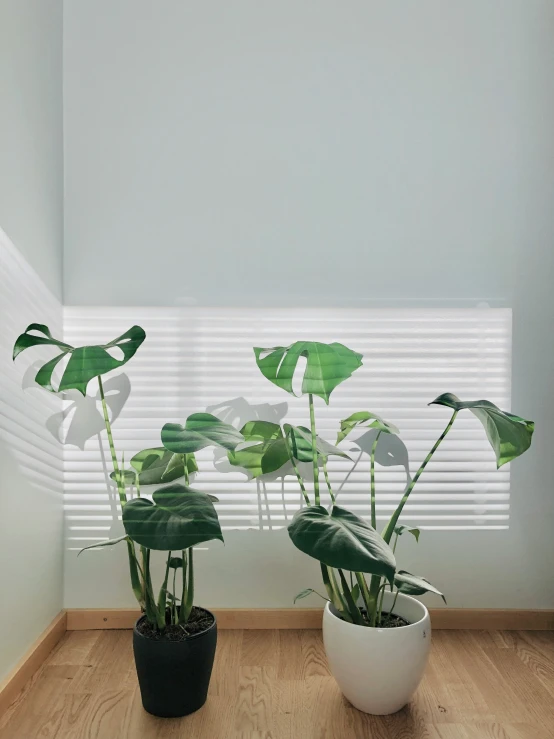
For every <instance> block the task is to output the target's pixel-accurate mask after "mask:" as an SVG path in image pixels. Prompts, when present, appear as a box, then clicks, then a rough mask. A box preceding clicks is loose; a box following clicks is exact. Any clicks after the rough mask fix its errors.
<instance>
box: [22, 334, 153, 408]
mask: <svg viewBox="0 0 554 739" xmlns="http://www.w3.org/2000/svg"><path fill="white" fill-rule="evenodd" d="M145 338H146V334H145V332H144V329H142V328H141V327H140V326H132V327H131V328H130V329H129V330H128V331H126V332H125V333H124V334H121V336H118V337H117V339H114V340H113V341H110V342H108V343H107V344H102V345H94V346H80V347H74V346H71V345H70V344H66V343H65V342H63V341H59V340H58V339H55V338H54V337H53V336H52V334H51V333H50V329H49V328H48V326H45V325H44V324H42V323H31V324H30V325H29V326H27V328H26V329H25V332H24V333H22V334H21V336H19V337H18V338H17V340H16V342H15V345H14V348H13V358H14V359H15V358H16V357H17V356H18V355H19V354H21V352H23V351H25V349H29V348H30V347H33V346H55V347H57V348H58V349H60V350H61V352H60V354H57V355H56V356H55V357H54V359H51V360H49V361H48V362H46V364H43V365H42V367H41V368H40V369H39V371H38V372H37V374H36V376H35V381H36V382H37V383H38V384H39V385H40V386H41V387H43V388H45V389H46V390H49V391H50V392H54V393H56V392H63V391H64V390H72V389H75V390H78V391H79V392H80V393H81V394H82V395H86V393H87V385H88V383H89V382H90V381H91V380H92V379H94V378H95V377H100V376H101V375H105V374H106V373H107V372H111V371H112V370H114V369H118V368H119V367H122V366H123V365H124V364H126V363H127V362H128V361H129V360H130V359H131V358H132V357H134V355H135V354H136V352H137V350H138V348H139V347H140V345H141V344H142V342H143V341H144V339H145ZM117 351H120V352H121V354H122V358H121V359H115V358H114V356H113V354H112V353H116V352H117ZM110 352H112V353H110ZM66 357H68V358H69V361H68V362H67V365H66V367H65V369H64V371H63V374H62V378H61V380H60V382H59V383H58V385H57V387H56V388H55V387H54V385H53V379H52V375H53V373H54V370H55V369H56V367H57V366H58V364H60V362H61V361H62V359H65V358H66Z"/></svg>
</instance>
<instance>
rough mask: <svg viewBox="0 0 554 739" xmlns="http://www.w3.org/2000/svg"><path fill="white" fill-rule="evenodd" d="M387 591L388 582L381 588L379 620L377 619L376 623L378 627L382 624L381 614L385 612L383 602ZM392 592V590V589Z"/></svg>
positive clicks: (378, 607)
mask: <svg viewBox="0 0 554 739" xmlns="http://www.w3.org/2000/svg"><path fill="white" fill-rule="evenodd" d="M386 589H387V583H386V581H385V582H384V583H382V584H381V585H380V586H379V590H380V591H381V595H380V597H379V604H378V606H377V618H376V619H375V622H376V624H377V625H379V624H380V623H381V613H382V612H383V600H384V599H385V590H386ZM391 590H392V588H391Z"/></svg>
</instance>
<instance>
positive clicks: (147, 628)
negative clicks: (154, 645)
mask: <svg viewBox="0 0 554 739" xmlns="http://www.w3.org/2000/svg"><path fill="white" fill-rule="evenodd" d="M168 613H169V612H168ZM213 622H214V617H213V616H212V614H211V613H208V611H205V610H204V609H203V608H197V607H196V606H194V607H193V609H192V611H191V614H190V617H189V620H188V621H187V623H186V624H177V625H176V626H173V625H171V624H168V625H167V626H166V627H165V629H164V630H163V631H160V629H158V627H157V626H155V625H154V624H151V623H150V622H149V621H147V620H146V618H142V619H141V620H140V621H139V622H138V624H137V631H138V632H139V634H140V635H141V636H145V637H146V638H147V639H153V640H154V641H161V640H163V641H184V640H185V639H187V638H188V637H189V636H194V634H201V633H202V632H203V631H207V630H208V629H209V628H210V626H211V625H212V624H213Z"/></svg>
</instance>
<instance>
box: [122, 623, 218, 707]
mask: <svg viewBox="0 0 554 739" xmlns="http://www.w3.org/2000/svg"><path fill="white" fill-rule="evenodd" d="M187 630H188V632H189V633H187ZM193 631H195V632H196V633H191V632H193ZM216 643H217V624H216V621H215V617H214V616H213V614H212V613H210V612H209V611H207V610H205V609H203V608H195V609H194V611H193V613H192V614H191V619H190V621H189V622H188V623H187V624H186V627H185V628H181V627H179V626H169V625H168V626H167V627H166V629H165V630H164V632H163V633H160V632H158V631H156V630H155V629H153V628H152V627H151V626H150V625H149V624H148V623H147V622H146V617H145V616H142V618H140V619H139V620H138V622H137V624H136V625H135V628H134V632H133V651H134V653H135V664H136V667H137V676H138V680H139V685H140V692H141V697H142V705H143V706H144V708H145V710H146V711H148V713H152V714H153V715H154V716H162V717H167V718H169V717H171V718H176V717H178V716H186V715H187V714H189V713H193V712H194V711H197V710H198V709H199V708H201V707H202V706H203V705H204V703H205V702H206V697H207V694H208V686H209V684H210V677H211V673H212V667H213V661H214V655H215V648H216Z"/></svg>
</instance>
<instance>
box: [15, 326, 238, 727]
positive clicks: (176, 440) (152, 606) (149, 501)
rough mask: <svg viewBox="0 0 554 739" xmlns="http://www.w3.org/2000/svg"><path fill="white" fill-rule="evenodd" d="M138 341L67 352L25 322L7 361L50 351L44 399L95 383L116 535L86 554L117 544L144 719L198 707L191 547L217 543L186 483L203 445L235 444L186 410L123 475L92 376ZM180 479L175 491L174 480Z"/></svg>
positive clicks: (200, 626)
mask: <svg viewBox="0 0 554 739" xmlns="http://www.w3.org/2000/svg"><path fill="white" fill-rule="evenodd" d="M144 339H145V333H144V331H143V329H142V328H140V327H139V326H133V327H132V328H131V329H129V331H127V332H126V333H125V334H123V335H122V336H120V337H118V338H117V339H115V340H114V341H112V342H109V343H108V344H105V345H101V346H85V347H79V348H75V347H72V346H70V345H68V344H66V343H64V342H62V341H58V340H57V339H54V338H53V337H52V335H51V333H50V331H49V329H48V327H47V326H45V325H42V324H31V325H30V326H28V327H27V329H26V331H25V332H24V333H23V334H21V336H19V337H18V339H17V340H16V342H15V346H14V352H13V356H14V359H15V357H17V356H18V355H19V354H20V353H21V352H22V351H24V350H25V349H28V348H30V347H32V346H37V345H45V344H46V345H52V346H56V347H57V348H58V349H60V350H61V353H60V354H58V355H57V356H56V357H54V359H52V360H50V361H49V362H47V363H46V364H44V365H43V366H42V367H41V368H40V369H39V370H38V372H37V375H36V377H35V380H36V382H37V383H38V384H39V385H40V386H42V387H44V388H45V389H46V390H49V391H51V392H63V391H65V390H68V389H71V388H73V389H76V390H78V391H79V392H81V393H82V394H83V395H86V390H87V386H88V383H89V382H90V381H91V380H92V379H95V378H96V379H97V381H98V386H99V390H100V398H101V403H102V410H103V416H104V421H105V427H106V433H107V437H108V443H109V447H110V452H111V459H112V464H113V470H112V472H111V474H110V477H111V478H112V480H114V482H115V483H116V486H117V492H118V496H119V501H120V503H121V509H122V519H123V527H124V530H125V534H124V535H122V536H120V537H119V538H116V539H112V540H108V541H101V542H99V543H98V544H93V545H91V546H90V547H86V549H91V548H97V547H105V546H112V545H114V544H118V543H119V542H125V544H126V547H127V553H128V560H129V572H130V579H131V587H132V590H133V593H134V595H135V597H136V599H137V601H138V603H139V605H140V608H141V611H142V615H141V617H140V618H139V619H138V621H137V623H136V625H135V628H134V632H133V649H134V654H135V662H136V667H137V674H138V678H139V684H140V690H141V696H142V701H143V706H144V708H145V709H146V710H147V711H148V712H149V713H153V714H154V715H157V716H164V717H176V716H184V715H186V714H189V713H192V712H193V711H196V710H198V709H199V708H200V707H201V706H202V705H203V704H204V702H205V701H206V696H207V691H208V685H209V681H210V676H211V672H212V666H213V660H214V654H215V648H216V642H217V625H216V620H215V616H214V615H213V614H212V613H211V612H210V611H208V610H207V609H205V608H200V607H197V606H194V562H193V551H194V546H196V545H198V544H201V543H203V542H206V541H211V540H213V539H219V540H221V541H223V535H222V532H221V527H220V525H219V520H218V516H217V511H216V510H215V507H214V505H213V503H214V502H216V501H217V499H216V498H215V497H214V496H211V495H209V494H207V493H204V492H199V491H197V490H193V489H192V488H191V487H190V476H191V475H192V474H194V473H195V472H197V470H198V466H197V464H196V458H195V452H197V451H199V450H200V449H203V448H204V447H207V446H209V445H213V446H219V447H222V448H223V449H226V450H227V451H232V450H233V449H234V448H235V447H236V446H237V444H239V443H240V442H241V441H243V437H242V435H241V434H240V433H239V432H238V431H237V430H236V429H235V428H234V427H233V426H230V425H228V424H226V423H223V422H222V421H220V420H219V419H218V418H216V417H215V416H212V415H211V414H209V413H195V414H192V415H191V416H189V417H188V418H187V420H186V423H185V425H184V426H181V425H180V424H174V423H167V424H165V426H164V427H163V429H162V432H161V444H162V445H161V446H160V447H155V448H151V449H144V450H143V451H141V452H139V453H138V454H136V455H135V456H134V457H132V459H131V462H130V463H131V468H130V469H127V470H126V469H124V460H123V459H122V463H121V466H120V465H119V463H118V457H117V453H116V449H115V446H114V441H113V435H112V429H111V423H110V419H109V414H108V408H107V405H106V400H105V396H104V389H103V384H102V375H104V374H105V373H107V372H110V371H111V370H113V369H116V368H118V367H121V366H122V365H123V364H125V363H126V362H127V361H128V360H129V359H131V357H133V356H134V354H135V353H136V351H137V350H138V348H139V347H140V345H141V344H142V342H143V341H144ZM114 347H115V348H118V349H120V350H121V352H122V355H123V356H122V358H121V359H118V360H117V359H114V358H113V356H112V355H111V354H110V350H112V349H114ZM64 358H67V359H68V362H67V365H66V367H65V369H64V370H63V373H62V376H61V379H60V381H59V382H58V383H56V386H54V381H53V371H54V369H55V367H56V366H57V365H58V363H59V362H61V361H62V359H64ZM181 478H184V482H185V484H184V485H183V484H180V483H178V482H176V480H179V479H181ZM167 483H169V484H167ZM152 486H155V488H153V487H152ZM145 487H148V488H150V490H153V492H152V494H151V495H149V496H145V495H144V488H145ZM141 491H142V492H141ZM83 551H84V550H83ZM156 551H163V552H165V553H166V561H165V568H164V576H163V581H162V583H161V586H160V588H159V589H156V590H155V589H154V586H153V582H152V575H151V557H152V552H156ZM174 552H176V554H175V555H174Z"/></svg>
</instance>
